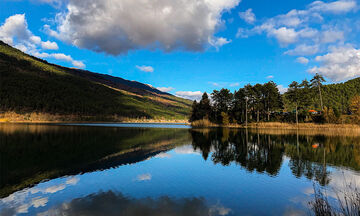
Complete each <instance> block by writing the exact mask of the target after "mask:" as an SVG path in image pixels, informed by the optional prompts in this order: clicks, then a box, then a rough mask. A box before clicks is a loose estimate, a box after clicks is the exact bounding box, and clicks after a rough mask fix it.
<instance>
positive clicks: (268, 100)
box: [263, 81, 283, 121]
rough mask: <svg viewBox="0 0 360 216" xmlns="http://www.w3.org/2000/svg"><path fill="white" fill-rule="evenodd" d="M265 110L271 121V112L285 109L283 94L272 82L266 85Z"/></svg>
mask: <svg viewBox="0 0 360 216" xmlns="http://www.w3.org/2000/svg"><path fill="white" fill-rule="evenodd" d="M263 89H264V99H265V100H264V102H265V104H264V108H265V111H266V113H267V120H268V121H270V111H275V110H277V109H282V108H283V102H282V98H281V94H280V92H279V89H278V88H277V85H276V84H275V83H274V82H273V81H270V82H268V83H265V84H264V87H263Z"/></svg>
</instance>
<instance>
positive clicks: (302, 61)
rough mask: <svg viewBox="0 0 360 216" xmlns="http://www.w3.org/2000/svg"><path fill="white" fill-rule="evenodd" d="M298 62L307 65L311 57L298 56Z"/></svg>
mask: <svg viewBox="0 0 360 216" xmlns="http://www.w3.org/2000/svg"><path fill="white" fill-rule="evenodd" d="M296 62H298V63H300V64H304V65H307V64H308V63H309V59H307V58H305V57H298V58H297V59H296Z"/></svg>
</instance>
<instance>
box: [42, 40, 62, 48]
mask: <svg viewBox="0 0 360 216" xmlns="http://www.w3.org/2000/svg"><path fill="white" fill-rule="evenodd" d="M41 47H42V48H43V49H48V50H58V49H59V47H58V45H57V43H56V42H51V41H46V42H41Z"/></svg>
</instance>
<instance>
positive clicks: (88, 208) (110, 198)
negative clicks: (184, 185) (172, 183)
mask: <svg viewBox="0 0 360 216" xmlns="http://www.w3.org/2000/svg"><path fill="white" fill-rule="evenodd" d="M7 211H11V210H10V209H9V210H7ZM230 212H231V210H230V209H228V208H225V207H223V206H220V205H213V206H208V205H207V203H206V201H205V199H204V198H182V199H173V198H170V197H168V196H164V197H160V198H157V199H152V198H141V199H135V198H131V197H126V196H124V195H123V194H121V193H115V192H112V191H108V192H101V193H97V194H90V195H88V196H86V197H83V198H77V199H74V200H72V201H71V202H69V203H63V204H61V205H58V206H56V207H55V208H51V209H50V210H48V211H46V212H42V213H39V214H38V215H39V216H42V215H43V216H45V215H68V216H72V215H74V216H77V215H94V216H96V215H98V216H102V215H107V216H115V215H117V216H144V215H147V216H159V215H164V216H165V215H168V216H177V215H179V216H180V215H182V216H196V215H198V216H204V215H209V216H216V215H222V216H223V215H230V214H229V213H230Z"/></svg>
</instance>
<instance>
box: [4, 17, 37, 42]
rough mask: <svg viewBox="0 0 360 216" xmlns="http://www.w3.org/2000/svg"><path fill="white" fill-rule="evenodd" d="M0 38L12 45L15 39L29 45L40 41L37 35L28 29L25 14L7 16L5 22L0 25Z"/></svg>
mask: <svg viewBox="0 0 360 216" xmlns="http://www.w3.org/2000/svg"><path fill="white" fill-rule="evenodd" d="M0 39H1V40H3V41H4V42H5V43H8V44H10V45H14V43H15V40H16V41H17V42H18V43H19V44H22V45H24V46H25V45H27V46H31V44H32V43H35V44H38V43H40V42H41V39H40V38H39V37H37V36H35V35H33V34H32V33H31V32H30V31H29V29H28V25H27V22H26V20H25V14H16V15H13V16H10V17H8V18H7V19H6V20H5V23H4V24H3V25H2V26H0Z"/></svg>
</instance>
